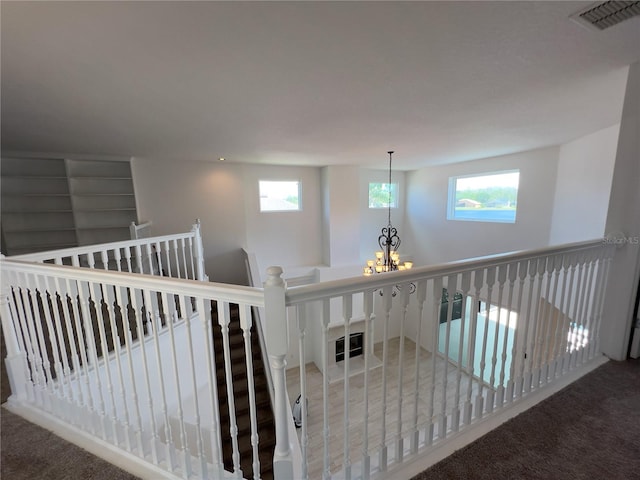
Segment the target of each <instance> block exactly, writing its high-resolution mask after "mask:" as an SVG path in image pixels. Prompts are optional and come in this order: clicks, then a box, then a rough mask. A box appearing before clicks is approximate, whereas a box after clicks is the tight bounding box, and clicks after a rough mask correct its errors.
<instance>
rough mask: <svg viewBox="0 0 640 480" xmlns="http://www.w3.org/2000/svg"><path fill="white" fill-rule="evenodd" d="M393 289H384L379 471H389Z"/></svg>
mask: <svg viewBox="0 0 640 480" xmlns="http://www.w3.org/2000/svg"><path fill="white" fill-rule="evenodd" d="M391 300H392V287H391V286H390V285H387V286H385V287H383V288H382V304H383V307H382V309H383V311H384V312H383V313H384V323H383V324H382V325H383V327H382V329H383V333H382V414H381V418H380V420H381V422H382V424H381V431H380V437H381V438H380V463H379V467H378V468H379V469H380V471H382V472H386V471H387V376H388V370H389V353H388V350H389V320H390V316H391Z"/></svg>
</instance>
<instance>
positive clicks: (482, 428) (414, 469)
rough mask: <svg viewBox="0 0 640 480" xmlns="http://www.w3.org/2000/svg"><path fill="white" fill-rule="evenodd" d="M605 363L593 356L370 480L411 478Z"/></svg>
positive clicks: (606, 360) (601, 356) (603, 359)
mask: <svg viewBox="0 0 640 480" xmlns="http://www.w3.org/2000/svg"><path fill="white" fill-rule="evenodd" d="M608 361H609V359H608V358H607V357H605V356H604V355H600V356H596V357H594V358H593V359H592V360H591V361H590V362H589V363H586V364H584V365H582V366H581V367H580V368H577V369H575V370H572V371H571V372H569V373H567V374H565V375H564V376H563V377H561V378H558V379H557V380H556V381H554V382H553V383H549V384H547V385H546V386H544V387H541V388H539V389H536V390H535V391H532V392H531V393H529V394H527V395H526V396H524V397H522V399H521V400H518V401H516V402H514V403H513V404H512V406H510V407H507V408H503V409H501V410H500V411H499V412H494V413H493V414H492V415H490V416H486V417H484V418H482V419H481V420H480V421H478V422H476V423H473V424H472V425H471V426H470V427H467V428H465V429H464V431H461V432H459V433H457V434H452V435H451V436H450V437H447V440H446V441H444V442H442V443H438V444H436V445H435V446H433V447H432V448H431V450H430V451H428V452H425V453H423V454H420V453H418V455H416V456H415V458H414V459H413V460H412V459H407V460H405V461H404V463H402V464H400V465H397V466H390V467H389V471H388V472H383V473H381V474H380V473H379V474H378V475H374V476H373V478H378V479H382V478H412V477H414V476H415V475H418V474H419V473H420V472H423V471H424V470H426V469H427V468H429V467H431V466H433V465H435V464H436V463H438V462H439V461H441V460H444V459H445V458H447V457H448V456H450V455H452V454H453V453H455V452H456V451H457V450H460V449H461V448H463V447H465V446H467V445H469V444H471V443H472V442H474V441H476V440H477V439H479V438H480V437H482V436H484V435H485V434H487V433H489V432H490V431H492V430H494V429H496V428H498V427H499V426H500V425H502V424H503V423H505V422H507V421H508V420H510V419H512V418H514V417H515V416H517V415H519V414H521V413H523V412H525V411H527V410H529V409H530V408H532V407H534V406H535V405H537V404H538V403H540V402H542V401H543V400H545V399H546V398H548V397H550V396H551V395H553V394H555V393H557V392H559V391H560V390H562V389H563V388H565V387H567V386H568V385H570V384H571V383H573V382H575V381H576V380H578V379H579V378H581V377H583V376H584V375H586V374H587V373H589V372H591V371H593V370H595V369H596V368H598V367H600V366H602V365H604V364H605V363H607V362H608Z"/></svg>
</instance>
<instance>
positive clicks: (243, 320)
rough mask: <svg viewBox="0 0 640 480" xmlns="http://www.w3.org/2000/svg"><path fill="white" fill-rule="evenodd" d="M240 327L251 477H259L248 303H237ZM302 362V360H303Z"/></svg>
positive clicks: (257, 479)
mask: <svg viewBox="0 0 640 480" xmlns="http://www.w3.org/2000/svg"><path fill="white" fill-rule="evenodd" d="M239 309H240V328H242V336H243V338H244V353H245V365H246V368H247V386H248V388H249V416H250V419H251V447H252V451H253V462H252V467H253V478H254V480H259V479H260V457H259V455H258V413H257V412H256V391H255V381H254V377H253V351H252V348H251V326H252V324H253V319H252V317H251V306H250V305H248V304H246V303H245V304H242V305H239ZM303 363H304V362H303Z"/></svg>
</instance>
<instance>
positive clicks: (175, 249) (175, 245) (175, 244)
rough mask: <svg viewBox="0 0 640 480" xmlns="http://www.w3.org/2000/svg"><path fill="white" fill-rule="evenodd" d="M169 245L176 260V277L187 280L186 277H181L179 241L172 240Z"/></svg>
mask: <svg viewBox="0 0 640 480" xmlns="http://www.w3.org/2000/svg"><path fill="white" fill-rule="evenodd" d="M169 244H170V245H171V249H172V250H173V259H174V260H175V266H176V274H175V277H176V278H187V276H186V275H185V276H184V277H182V276H181V275H180V258H179V257H178V239H174V240H171V241H170V242H169Z"/></svg>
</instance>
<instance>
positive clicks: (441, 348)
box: [265, 241, 613, 479]
mask: <svg viewBox="0 0 640 480" xmlns="http://www.w3.org/2000/svg"><path fill="white" fill-rule="evenodd" d="M612 256H613V249H612V248H611V247H610V246H606V245H603V244H602V242H601V241H593V242H586V243H580V244H573V245H569V246H563V247H557V248H546V249H542V250H538V251H530V252H521V253H514V254H505V255H497V256H493V257H490V258H486V257H485V258H482V259H477V260H470V261H463V262H457V263H451V264H446V265H439V266H435V267H425V268H419V269H414V270H410V271H405V272H398V273H392V274H383V275H374V276H372V277H362V278H351V279H346V280H340V281H334V282H327V283H322V284H317V285H312V286H305V287H298V288H292V289H288V290H286V294H285V293H284V290H283V294H285V295H286V302H285V301H281V303H280V304H278V305H277V307H274V308H272V309H271V310H270V309H269V305H270V304H269V301H268V300H269V295H270V293H269V291H270V290H271V289H272V288H271V287H269V288H266V289H265V290H266V292H265V294H266V295H267V297H266V300H265V303H266V306H267V326H266V331H267V337H268V339H269V334H270V333H272V332H278V331H283V330H281V329H284V327H285V326H284V324H283V322H284V318H285V317H284V309H285V308H286V307H295V312H296V313H295V315H294V316H295V318H293V319H292V318H290V319H289V327H290V328H291V327H293V328H295V329H296V332H297V335H296V336H297V337H298V339H299V340H298V345H297V348H298V349H299V352H300V358H301V359H305V358H309V357H308V356H307V352H308V350H309V349H311V348H312V342H314V341H315V342H316V343H315V348H317V349H318V348H319V349H321V355H320V356H319V357H318V358H319V359H320V362H319V363H318V362H317V365H316V366H317V368H311V369H310V368H309V365H307V366H306V368H299V369H297V370H298V372H297V373H296V372H295V371H294V372H289V375H288V376H287V379H288V380H289V384H288V385H287V386H288V388H289V391H290V392H292V391H299V392H301V393H302V398H306V399H307V401H308V407H307V402H305V401H303V402H302V403H301V406H302V428H301V430H300V433H299V441H300V446H301V451H302V454H303V459H302V463H303V464H302V466H301V469H302V472H303V474H302V478H313V479H315V478H331V477H332V476H334V475H337V476H338V477H339V478H347V479H348V478H365V479H366V478H370V477H371V476H373V475H374V474H376V473H380V472H385V471H387V470H389V469H391V468H392V467H394V466H397V465H398V464H402V463H403V462H406V461H407V460H409V459H412V458H415V457H416V456H417V455H421V454H423V453H424V452H426V451H429V450H430V449H432V448H433V447H434V446H435V445H436V444H441V443H443V442H446V441H447V439H449V438H450V437H452V436H453V434H455V433H457V432H459V431H461V430H464V429H465V428H467V427H469V426H471V425H472V424H474V423H475V422H477V421H479V420H480V419H483V418H484V417H487V416H490V415H493V414H495V413H497V412H499V411H500V410H503V409H505V408H508V407H509V406H511V405H512V404H514V403H517V402H518V401H519V400H520V399H521V398H523V397H525V396H527V395H528V394H529V393H530V392H532V391H536V390H539V389H542V388H544V387H545V386H546V385H547V384H549V383H552V382H554V381H555V380H556V379H558V378H560V377H562V376H564V375H566V374H567V373H568V372H569V371H571V370H574V369H576V368H578V367H580V366H581V365H582V364H585V363H587V362H589V361H590V360H591V359H593V358H594V357H595V356H598V355H599V349H598V343H599V330H600V325H601V318H602V305H603V295H604V292H605V284H606V281H607V271H608V268H609V263H610V260H611V258H612ZM278 273H279V272H278V271H277V270H273V269H272V270H271V271H270V278H269V280H267V284H266V285H278V280H279V275H278ZM443 289H444V290H443ZM445 298H448V302H446V303H443V300H444V299H445ZM277 301H278V300H275V299H274V300H272V301H271V303H272V304H275V303H277ZM278 321H279V322H280V325H279V328H278V327H276V325H275V323H276V322H278ZM336 330H337V333H336ZM352 332H357V333H359V334H363V338H364V341H363V344H362V356H359V357H355V358H350V356H349V355H348V354H345V355H344V356H343V357H341V358H344V360H342V361H340V362H335V355H336V348H337V347H336V346H335V343H334V341H335V338H336V337H343V338H344V342H343V345H344V346H345V352H348V351H349V347H348V346H349V345H350V341H349V340H348V339H350V338H351V335H350V334H351V333H352ZM273 335H274V337H275V333H274V334H273ZM267 346H268V349H269V354H270V355H271V356H272V358H273V359H274V361H272V366H273V365H276V366H278V365H280V364H281V363H282V362H283V361H284V358H285V357H284V356H285V355H286V352H287V350H288V347H287V346H286V345H284V344H283V343H282V336H281V337H279V338H271V343H269V341H268V342H267ZM332 357H333V358H332ZM301 364H302V365H304V362H301ZM332 364H333V365H332ZM277 371H278V370H277V368H276V369H274V381H275V383H276V395H277V385H278V381H277V376H278V375H277V374H276V372H277ZM314 371H315V372H316V373H315V374H314V373H313V372H314ZM310 372H311V374H310ZM336 372H338V373H337V375H336ZM311 384H313V387H310V386H309V385H311ZM277 409H278V407H277V406H276V410H277ZM307 409H308V411H307ZM286 453H287V452H286V451H285V452H284V454H283V455H284V456H285V457H286ZM291 461H294V460H293V459H292V460H291Z"/></svg>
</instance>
